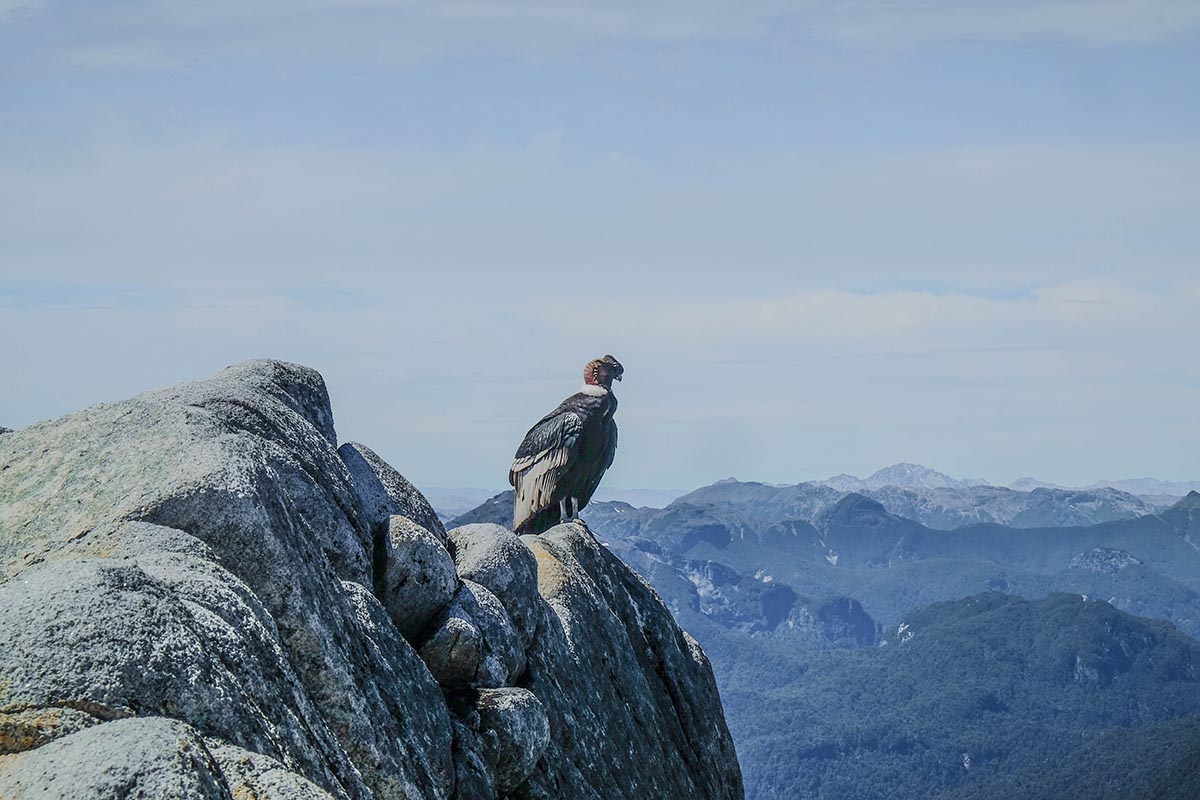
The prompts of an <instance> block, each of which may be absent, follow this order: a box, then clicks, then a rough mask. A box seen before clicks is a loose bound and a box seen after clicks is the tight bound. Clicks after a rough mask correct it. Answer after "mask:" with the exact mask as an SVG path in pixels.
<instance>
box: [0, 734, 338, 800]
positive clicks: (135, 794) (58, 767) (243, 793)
mask: <svg viewBox="0 0 1200 800" xmlns="http://www.w3.org/2000/svg"><path fill="white" fill-rule="evenodd" d="M230 795H232V796H233V797H235V798H256V799H257V800H334V796H333V795H331V794H330V793H329V792H327V791H325V790H324V789H322V788H321V787H319V786H317V785H316V784H315V783H313V782H312V781H309V780H307V779H306V778H304V777H303V776H302V775H298V774H297V773H295V772H292V771H291V770H289V769H288V768H287V767H286V766H284V765H283V764H282V763H280V762H279V761H276V760H275V759H273V758H270V757H269V756H264V755H262V754H261V753H255V752H251V751H248V750H243V749H241V748H239V747H234V746H232V745H229V744H226V743H223V742H219V741H215V740H209V741H205V740H204V739H202V738H201V736H200V735H199V734H198V733H197V732H196V730H195V729H194V728H192V727H191V726H190V725H187V724H185V723H183V722H179V721H177V720H170V719H164V718H162V717H143V718H137V719H125V720H119V721H115V722H109V723H106V724H104V725H99V726H96V727H93V728H89V729H87V730H85V731H79V732H77V733H74V734H71V735H69V736H65V737H63V738H61V739H58V740H57V741H54V742H52V743H50V744H47V745H46V746H45V747H41V748H39V749H37V750H33V751H31V752H27V753H21V754H20V755H11V756H5V757H0V797H3V798H5V800H34V798H36V799H37V800H93V799H95V800H101V799H102V798H116V797H121V798H146V799H147V800H150V799H151V798H180V799H181V800H182V799H184V798H186V800H193V799H194V800H208V799H209V798H211V800H228V798H229V797H230Z"/></svg>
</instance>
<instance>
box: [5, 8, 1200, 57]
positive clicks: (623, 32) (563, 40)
mask: <svg viewBox="0 0 1200 800" xmlns="http://www.w3.org/2000/svg"><path fill="white" fill-rule="evenodd" d="M33 8H35V3H32V2H28V0H0V20H2V19H4V18H6V17H12V16H14V15H15V14H16V13H17V12H21V13H22V15H24V14H25V12H28V11H30V10H31V9H33ZM45 9H46V10H45V16H46V17H47V18H49V19H52V20H53V21H55V22H56V23H59V24H61V26H62V27H63V28H64V30H69V31H71V33H70V34H69V35H68V36H67V39H68V41H69V42H70V43H71V44H70V48H71V49H70V50H69V53H70V56H69V58H70V60H71V61H72V62H74V63H76V64H78V65H82V66H89V67H123V68H138V67H159V66H162V65H163V62H161V61H159V60H156V59H149V58H137V59H128V58H125V59H123V58H103V57H100V58H98V57H96V54H104V53H148V52H154V53H170V54H172V56H173V57H178V58H180V59H181V60H182V61H189V60H197V59H211V58H214V57H219V56H221V55H226V56H227V55H237V56H243V57H261V58H265V59H268V60H277V59H280V58H285V57H291V58H301V59H304V60H315V59H323V58H334V59H344V60H351V61H362V60H366V61H382V62H389V63H390V62H405V61H412V60H422V59H430V58H441V57H455V56H462V55H470V56H472V57H477V56H480V55H501V56H517V57H522V58H531V59H546V58H555V57H561V56H564V55H568V54H573V53H580V52H589V51H591V50H593V49H595V48H597V47H603V46H608V45H614V44H616V45H651V46H674V45H694V44H712V43H725V42H738V41H761V40H771V41H774V42H782V43H785V44H789V43H790V44H799V43H805V42H822V41H824V42H832V43H836V44H839V45H842V46H847V47H851V48H857V49H880V48H883V49H905V48H911V47H918V46H923V45H927V44H930V43H937V42H955V41H981V40H982V41H1012V40H1026V39H1030V38H1048V39H1055V40H1067V41H1076V42H1083V43H1086V44H1093V45H1127V44H1145V43H1149V42H1156V41H1163V40H1168V39H1172V38H1178V37H1182V36H1190V35H1194V34H1195V33H1196V32H1197V31H1198V30H1200V5H1197V4H1195V3H1186V2H1175V1H1174V0H1155V1H1153V2H1148V1H1147V0H1100V1H1099V2H1096V1H1095V0H1089V1H1088V2H1080V1H1079V0H1051V1H1050V2H1041V1H1039V0H1026V1H1025V2H1013V0H978V1H976V2H969V3H964V2H960V1H959V0H941V1H940V2H928V1H918V0H904V1H902V2H895V1H894V0H889V2H881V1H880V0H860V2H845V3H825V2H815V1H809V2H796V3H786V2H775V1H774V0H767V1H765V2H764V1H760V2H726V1H724V0H707V1H704V0H699V1H697V2H676V1H675V0H657V2H650V3H645V2H633V0H615V1H614V2H609V3H592V2H584V1H583V0H565V1H564V0H559V1H557V2H555V1H552V0H525V1H524V2H514V3H494V2H479V1H470V2H468V1H464V0H459V1H458V2H431V1H422V2H412V1H405V0H394V1H389V0H354V1H348V0H310V1H309V2H303V3H293V2H279V1H278V0H275V1H273V2H260V3H251V4H246V3H235V2H230V0H216V1H215V2H207V3H190V2H183V1H182V0H173V1H172V2H154V3H151V2H146V0H125V2H119V3H106V4H104V5H103V6H101V7H96V8H93V9H86V10H81V9H79V8H78V7H75V6H72V7H70V11H69V12H68V11H66V10H64V7H56V6H46V7H45Z"/></svg>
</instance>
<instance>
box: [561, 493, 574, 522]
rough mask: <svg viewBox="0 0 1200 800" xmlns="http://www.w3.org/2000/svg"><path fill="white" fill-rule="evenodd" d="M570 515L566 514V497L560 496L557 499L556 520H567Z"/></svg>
mask: <svg viewBox="0 0 1200 800" xmlns="http://www.w3.org/2000/svg"><path fill="white" fill-rule="evenodd" d="M570 519H571V518H570V517H568V516H567V498H565V497H564V498H562V499H561V500H559V501H558V521H559V522H568V521H570Z"/></svg>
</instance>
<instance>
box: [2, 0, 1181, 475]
mask: <svg viewBox="0 0 1200 800" xmlns="http://www.w3.org/2000/svg"><path fill="white" fill-rule="evenodd" d="M1198 44H1200V6H1196V5H1188V4H1180V3H1173V2H1166V1H1165V0H1159V1H1156V2H1134V1H1133V0H1128V1H1127V2H1126V1H1123V0H1113V1H1112V2H1106V3H1102V4H1081V3H1076V2H1071V1H1069V0H1051V2H1039V3H1035V2H1025V3H1005V2H995V1H993V0H985V1H984V2H979V3H971V4H961V3H953V2H949V0H940V1H938V2H921V3H916V2H899V3H882V2H865V3H855V4H836V5H832V6H827V5H823V4H796V5H791V6H779V5H777V4H774V3H749V4H744V3H737V4H735V3H725V2H712V3H700V4H684V5H680V4H675V3H668V2H653V3H638V4H632V3H625V2H616V3H609V4H605V5H603V6H595V5H593V4H589V3H577V2H573V0H572V1H569V2H564V3H544V2H541V0H535V1H534V2H530V3H525V4H520V5H516V6H491V5H488V4H474V3H445V4H425V3H413V2H389V1H388V0H368V2H363V3H352V4H346V3H342V2H339V0H316V2H312V3H306V4H304V5H303V6H300V7H296V6H292V5H287V4H270V3H269V4H256V5H254V6H249V7H247V6H244V5H242V4H233V3H229V2H226V0H217V2H212V3H205V4H188V3H180V2H177V0H168V1H167V2H156V3H148V2H145V0H115V1H114V2H106V3H98V4H93V5H82V6H81V5H78V4H68V3H61V2H55V1H54V0H0V320H2V322H0V347H3V349H4V351H5V353H6V354H7V355H8V363H6V365H5V374H6V376H7V380H6V386H5V389H6V391H5V392H4V393H3V397H2V399H0V425H7V426H10V427H21V426H24V425H28V424H30V423H32V422H35V421H37V420H41V419H47V418H51V417H55V416H59V415H62V414H65V413H69V412H72V411H76V410H79V409H82V408H84V407H86V406H89V405H92V404H94V403H98V402H108V401H115V400H120V399H123V398H125V397H129V396H132V395H134V394H136V393H138V392H141V391H146V390H149V389H153V388H155V387H158V386H162V385H165V384H170V383H174V382H177V381H183V380H192V379H199V378H203V377H205V376H207V375H210V374H212V373H214V372H216V371H217V370H219V369H221V368H222V367H224V366H226V365H228V364H231V363H235V362H238V361H242V360H245V359H248V358H255V357H274V358H283V359H287V360H291V361H298V362H302V363H305V364H308V365H310V366H313V367H315V368H317V369H319V370H321V372H322V373H323V374H324V376H325V378H326V380H327V383H328V386H329V390H330V394H331V397H332V401H333V409H334V413H335V417H336V423H337V430H338V433H339V436H340V437H341V438H342V439H343V440H356V441H361V442H364V443H366V444H368V445H370V446H371V447H372V448H374V449H375V450H377V451H378V452H379V453H380V454H381V455H382V456H383V457H384V458H386V459H387V460H388V461H390V462H391V463H392V464H394V465H395V466H396V467H397V468H398V469H399V470H400V471H401V472H403V473H404V474H405V475H407V476H408V477H409V478H410V479H411V480H412V481H413V482H414V483H417V484H418V485H430V486H451V487H452V486H493V485H495V486H503V485H504V482H505V478H506V474H507V469H508V465H509V463H510V461H511V457H512V454H513V451H514V450H515V449H516V446H517V444H518V443H519V441H520V439H521V437H522V435H523V434H524V432H525V431H526V430H527V429H528V428H529V426H530V425H531V424H532V423H533V422H534V421H536V420H537V419H538V418H539V417H540V416H541V415H543V414H544V413H546V412H547V411H549V410H550V409H551V408H553V407H554V406H555V405H556V404H557V403H558V402H559V401H560V400H561V399H562V398H563V397H565V396H567V395H568V394H570V393H571V392H572V391H574V390H575V388H576V387H577V386H578V385H579V383H580V377H581V372H582V368H583V364H584V363H585V362H586V361H587V360H589V359H590V358H593V357H595V356H598V355H601V354H603V353H608V352H611V353H613V354H614V355H616V356H617V357H618V358H619V359H620V360H621V361H622V363H623V364H624V365H625V367H626V373H625V381H624V382H623V383H622V384H620V385H619V387H618V396H619V398H620V402H621V407H620V410H619V412H618V414H617V421H618V424H619V426H620V437H621V438H620V449H619V451H618V453H617V458H616V463H615V464H614V466H613V468H612V470H611V471H610V472H609V474H608V476H607V478H606V485H612V486H613V487H620V486H625V487H654V486H664V487H680V486H682V487H696V486H700V485H704V484H707V483H711V482H713V481H714V480H717V479H719V478H722V477H726V476H729V475H738V476H744V477H745V478H747V479H753V480H760V481H765V482H773V483H795V482H797V481H800V480H804V479H814V478H824V477H828V476H829V475H834V474H838V473H850V474H855V475H860V476H862V475H866V474H869V473H871V472H873V471H874V470H875V469H878V468H879V467H881V466H883V465H886V464H892V463H896V462H901V461H910V462H917V463H922V464H927V465H931V466H933V467H934V468H936V469H938V470H941V471H943V472H946V473H948V474H950V475H953V476H956V477H962V476H984V477H986V478H989V479H991V480H993V481H995V482H1011V481H1012V480H1015V479H1017V478H1020V477H1025V476H1033V477H1036V478H1038V479H1040V480H1043V481H1047V482H1051V483H1058V484H1063V485H1087V484H1090V483H1093V482H1096V481H1099V480H1118V479H1122V478H1126V477H1133V476H1143V475H1149V476H1154V477H1157V478H1160V479H1163V480H1174V481H1191V480H1196V479H1198V478H1200V459H1198V458H1197V456H1196V452H1197V443H1200V420H1198V418H1197V414H1196V411H1195V409H1196V408H1197V407H1200V366H1198V365H1197V358H1196V354H1195V352H1194V350H1195V343H1196V342H1197V341H1200V315H1197V314H1196V308H1197V306H1198V304H1200V269H1198V268H1197V267H1198V265H1197V263H1196V259H1197V256H1196V254H1197V253H1200V226H1197V225H1196V224H1195V218H1196V209H1197V207H1200V104H1197V103H1196V102H1195V93H1196V90H1195V87H1196V86H1197V85H1200V47H1197V45H1198Z"/></svg>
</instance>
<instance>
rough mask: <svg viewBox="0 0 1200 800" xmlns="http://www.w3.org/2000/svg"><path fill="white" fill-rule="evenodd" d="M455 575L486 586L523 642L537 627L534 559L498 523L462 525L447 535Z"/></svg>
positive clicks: (527, 639)
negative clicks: (506, 613)
mask: <svg viewBox="0 0 1200 800" xmlns="http://www.w3.org/2000/svg"><path fill="white" fill-rule="evenodd" d="M447 539H448V544H449V547H450V551H451V552H452V553H453V554H454V565H455V566H456V567H457V568H458V574H459V575H460V576H462V577H463V578H469V579H470V580H473V581H475V582H476V583H478V584H480V585H482V586H486V587H487V588H488V590H489V591H490V592H491V593H492V594H494V595H495V596H496V598H497V599H499V601H500V602H501V603H502V604H503V605H504V609H505V610H506V611H507V612H508V616H509V617H510V618H511V619H512V621H513V624H514V625H515V626H516V629H517V633H519V634H520V636H521V640H522V643H523V644H524V645H528V644H529V643H530V642H531V641H532V640H533V634H534V631H535V630H537V619H538V616H537V604H538V603H539V602H540V599H541V598H539V597H538V593H537V561H536V559H534V557H533V553H532V552H530V550H529V548H528V547H526V546H525V544H524V543H523V542H522V541H521V539H520V537H518V536H517V535H516V534H515V533H513V532H512V531H510V530H508V529H507V528H503V527H501V526H499V525H492V524H488V523H480V524H475V525H463V526H461V527H458V528H455V529H454V530H452V531H450V532H449V533H448V534H447Z"/></svg>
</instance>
